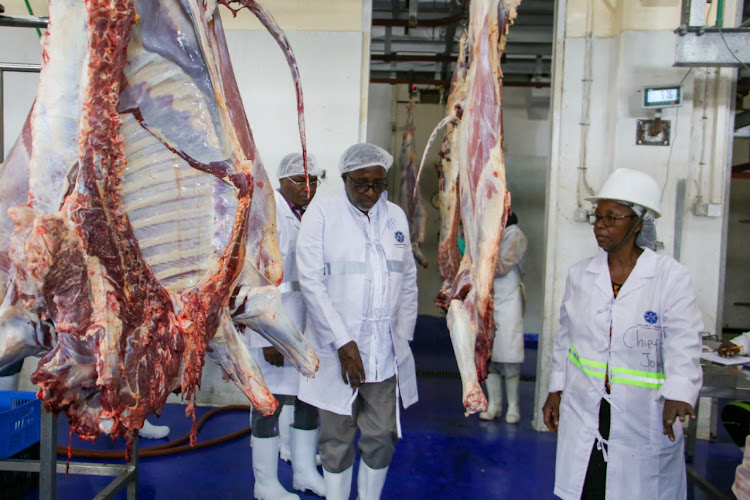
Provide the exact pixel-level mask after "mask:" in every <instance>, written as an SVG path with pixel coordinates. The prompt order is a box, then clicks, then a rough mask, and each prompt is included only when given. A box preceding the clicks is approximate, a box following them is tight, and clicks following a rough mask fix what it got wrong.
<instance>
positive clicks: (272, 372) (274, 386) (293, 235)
mask: <svg viewBox="0 0 750 500" xmlns="http://www.w3.org/2000/svg"><path fill="white" fill-rule="evenodd" d="M274 195H275V196H276V229H277V231H278V238H279V250H280V251H281V262H282V264H283V266H284V279H283V281H282V282H281V285H279V290H280V291H281V303H282V305H283V306H284V309H285V310H286V313H287V314H288V315H289V318H290V319H291V320H292V321H293V322H294V324H295V325H296V326H297V328H299V330H300V331H301V332H304V331H305V301H304V299H303V298H302V292H300V287H299V281H298V280H297V260H296V248H297V233H298V231H299V226H300V221H299V220H298V219H297V217H296V216H295V215H294V212H292V209H291V208H290V207H289V204H288V203H287V202H286V199H284V196H283V195H282V194H281V193H280V192H278V191H274ZM269 346H271V343H270V342H269V341H267V340H266V339H264V338H263V337H262V336H261V335H260V334H258V333H256V332H252V331H251V332H250V348H251V353H252V355H253V357H254V358H255V360H256V361H257V362H258V366H260V369H261V372H262V373H263V378H264V379H265V380H266V385H267V386H268V390H270V391H271V393H272V394H283V395H286V396H296V395H297V391H298V389H299V379H300V374H299V372H298V371H297V370H296V369H295V368H294V367H293V366H292V365H291V364H289V362H288V361H286V360H285V361H284V366H273V365H272V364H270V363H268V362H267V361H266V360H265V358H264V357H263V347H269Z"/></svg>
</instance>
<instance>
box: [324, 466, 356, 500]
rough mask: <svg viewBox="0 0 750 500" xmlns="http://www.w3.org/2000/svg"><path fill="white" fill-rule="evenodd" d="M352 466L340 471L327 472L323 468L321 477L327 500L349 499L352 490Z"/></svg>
mask: <svg viewBox="0 0 750 500" xmlns="http://www.w3.org/2000/svg"><path fill="white" fill-rule="evenodd" d="M353 470H354V466H352V467H349V468H348V469H346V470H345V471H341V472H338V473H336V472H328V471H327V470H325V469H323V479H324V480H325V482H326V498H327V499H328V500H349V493H351V491H352V471H353Z"/></svg>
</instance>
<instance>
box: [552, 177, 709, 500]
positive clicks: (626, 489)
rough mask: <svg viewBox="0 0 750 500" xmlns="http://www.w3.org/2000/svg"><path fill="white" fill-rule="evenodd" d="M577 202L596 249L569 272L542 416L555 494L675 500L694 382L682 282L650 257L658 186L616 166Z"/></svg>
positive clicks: (689, 298) (694, 344)
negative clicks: (588, 205)
mask: <svg viewBox="0 0 750 500" xmlns="http://www.w3.org/2000/svg"><path fill="white" fill-rule="evenodd" d="M588 200H590V201H592V202H594V203H596V210H595V212H594V213H593V214H590V215H589V222H590V223H591V224H593V226H594V236H595V238H596V241H597V244H598V245H599V247H600V248H601V250H600V251H599V252H598V253H597V254H596V255H595V256H593V257H590V258H588V259H584V260H582V261H581V262H579V263H577V264H575V265H573V266H572V267H571V269H570V272H569V273H568V280H567V283H566V288H565V295H564V296H563V301H562V306H561V308H560V329H559V330H558V332H557V335H556V338H555V347H554V351H553V354H552V373H551V376H550V383H549V391H550V394H549V395H548V396H547V401H546V402H545V403H544V407H543V413H544V422H545V424H546V425H547V427H548V428H549V429H550V430H551V431H553V432H559V434H558V438H557V461H556V464H555V495H557V496H559V497H561V498H563V499H565V500H568V499H570V500H573V499H576V500H578V499H601V498H606V499H607V500H617V499H623V500H624V499H631V498H632V499H634V498H639V499H640V498H649V499H654V500H676V499H684V498H686V497H687V478H686V473H685V457H684V440H683V435H682V425H681V424H680V422H684V421H685V419H686V418H692V419H695V411H694V410H693V405H694V404H695V401H696V399H697V398H698V392H699V391H700V388H701V383H702V377H703V374H702V371H701V367H700V354H701V344H702V341H701V334H700V332H701V330H702V329H703V321H702V317H701V312H700V310H699V309H698V305H697V304H696V300H695V293H694V291H693V287H692V284H691V282H690V274H689V273H688V271H687V269H686V268H685V267H684V266H682V265H681V264H680V263H678V262H677V261H675V260H674V259H673V258H671V257H669V256H666V255H659V254H657V253H655V252H654V251H653V248H654V247H655V243H656V229H655V227H654V222H653V219H654V218H656V217H659V216H660V215H661V213H660V212H661V211H660V203H661V189H660V187H659V184H658V183H657V182H656V181H655V180H654V179H653V178H651V177H650V176H649V175H647V174H646V173H644V172H640V171H636V170H629V169H617V170H615V171H614V172H613V173H612V174H611V175H610V176H609V178H608V179H607V181H606V182H605V183H604V185H603V186H602V188H601V189H600V191H599V193H598V195H597V196H596V197H593V198H588ZM691 425H693V424H691Z"/></svg>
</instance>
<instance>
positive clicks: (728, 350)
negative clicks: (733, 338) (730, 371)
mask: <svg viewBox="0 0 750 500" xmlns="http://www.w3.org/2000/svg"><path fill="white" fill-rule="evenodd" d="M716 352H717V353H718V354H719V356H721V357H722V358H731V357H732V356H736V355H737V354H739V352H740V346H738V345H735V344H733V343H732V342H722V343H721V345H720V346H719V348H718V349H716Z"/></svg>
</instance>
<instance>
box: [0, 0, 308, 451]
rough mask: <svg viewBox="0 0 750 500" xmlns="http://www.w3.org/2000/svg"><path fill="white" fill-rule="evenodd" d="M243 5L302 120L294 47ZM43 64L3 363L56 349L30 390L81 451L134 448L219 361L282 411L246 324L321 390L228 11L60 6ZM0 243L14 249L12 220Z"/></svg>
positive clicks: (1, 268)
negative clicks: (288, 307)
mask: <svg viewBox="0 0 750 500" xmlns="http://www.w3.org/2000/svg"><path fill="white" fill-rule="evenodd" d="M238 3H239V2H238ZM240 5H241V6H244V7H248V8H250V9H251V10H252V11H253V12H254V13H255V14H256V15H257V16H258V17H259V18H260V19H261V21H262V22H263V23H264V24H265V25H266V26H267V27H269V29H270V30H271V32H272V34H273V35H274V36H275V37H276V38H277V40H278V41H279V44H280V45H281V46H282V48H283V49H284V50H285V52H286V54H287V58H288V60H289V61H290V64H291V68H292V73H293V77H294V79H295V82H296V84H297V85H296V86H297V89H298V102H299V109H300V112H301V110H302V101H301V91H300V90H299V89H300V86H299V78H298V77H299V75H298V72H297V69H296V63H295V62H294V58H293V55H292V54H291V50H290V48H289V46H288V42H287V41H286V39H285V37H284V35H283V33H282V32H281V30H280V28H279V27H278V25H276V23H275V21H274V20H273V18H272V17H271V16H270V15H269V14H268V13H266V12H265V11H264V10H263V8H262V7H261V6H260V5H258V4H257V3H255V2H253V1H251V0H246V1H243V2H242V3H241V4H240ZM42 61H43V65H42V72H41V74H40V85H39V93H38V96H37V100H36V102H35V105H34V107H33V110H32V113H31V115H30V120H29V125H28V128H27V127H24V133H23V134H22V136H21V138H20V139H19V142H18V143H17V144H16V146H15V147H14V149H13V151H12V154H11V155H10V157H9V159H8V161H7V162H6V163H5V164H4V165H3V168H2V171H0V179H1V180H2V183H0V184H2V185H3V186H5V185H6V182H10V181H12V182H13V183H14V185H18V186H21V187H20V188H19V189H20V192H21V193H27V192H28V198H26V196H24V199H23V200H18V199H14V200H13V202H14V203H13V206H10V208H9V207H8V206H7V203H9V202H8V201H7V200H6V199H3V200H2V201H3V204H5V205H6V206H3V207H2V208H4V209H8V213H9V216H10V220H11V221H12V223H13V234H12V237H11V238H10V245H9V248H8V249H7V253H6V254H7V255H8V256H9V259H6V261H3V260H2V259H0V272H4V273H7V274H8V275H9V281H8V283H9V285H8V287H7V290H6V293H5V300H4V302H3V306H2V310H1V311H0V321H1V322H3V324H2V325H0V327H2V330H0V367H3V366H7V365H8V364H10V363H11V362H13V361H15V360H17V359H21V358H23V357H24V356H26V355H28V354H32V353H40V352H44V351H45V350H48V351H49V352H47V354H45V355H44V357H43V358H42V360H41V361H40V363H39V366H38V368H37V370H36V372H34V374H33V375H32V381H34V382H35V383H37V384H39V385H40V387H41V389H40V391H39V397H40V398H42V399H43V400H44V404H45V405H46V407H47V408H49V409H50V410H52V411H54V412H59V411H65V412H66V413H67V415H68V417H69V419H70V422H71V426H72V428H73V429H74V430H75V431H76V432H77V433H78V434H79V436H80V437H82V438H84V439H95V438H96V437H97V436H98V435H99V434H100V423H102V422H103V421H106V423H107V425H104V426H102V427H105V428H107V429H109V430H108V433H111V434H112V435H114V436H125V435H130V433H129V431H130V430H133V429H139V428H140V427H141V426H142V425H143V421H144V419H145V418H146V416H147V415H148V414H150V413H152V412H157V413H158V412H159V411H160V410H161V408H162V406H163V405H164V403H165V402H166V398H167V396H168V395H169V393H170V392H172V391H174V390H176V389H180V390H181V391H182V394H183V397H184V398H186V399H187V400H188V402H189V405H188V412H191V411H192V410H193V403H194V397H195V391H196V389H197V387H198V386H199V384H200V377H201V372H202V367H203V363H204V357H205V354H206V353H209V354H210V355H211V356H212V357H213V358H214V359H215V360H216V361H217V362H219V363H220V364H221V366H222V369H223V370H224V372H225V374H226V375H228V377H229V378H231V379H232V380H233V381H234V382H235V383H236V384H237V385H238V386H239V387H240V389H241V390H242V391H243V392H244V393H245V394H246V395H247V396H248V398H249V399H250V400H251V402H252V403H253V405H255V407H256V408H257V409H259V410H260V411H261V412H262V413H265V414H268V413H270V412H273V411H274V410H275V408H276V406H277V404H278V403H277V402H276V400H275V399H274V398H273V396H272V395H271V394H270V392H269V391H268V389H267V388H266V387H265V383H264V382H263V378H262V375H261V374H260V371H259V369H258V367H257V365H256V364H255V362H254V361H253V360H252V357H251V356H250V354H249V351H248V350H247V346H246V345H245V339H244V338H242V336H241V335H240V333H238V330H237V329H236V328H235V326H234V322H238V323H247V324H250V325H251V326H252V327H253V328H254V329H256V330H257V331H259V332H260V333H262V334H264V335H265V336H266V337H267V338H268V339H269V340H270V341H271V342H272V343H274V344H275V345H277V346H278V347H279V349H280V350H281V351H282V352H284V353H285V354H286V355H287V357H288V358H289V360H290V361H291V362H292V364H293V365H294V366H295V367H296V368H297V369H298V370H300V372H302V373H303V374H305V375H306V376H313V375H314V373H315V371H316V370H317V365H318V360H317V356H316V355H315V353H314V352H313V351H312V349H311V348H310V347H309V345H308V344H307V343H306V342H305V340H304V338H303V337H302V335H301V333H300V332H299V331H297V329H296V328H295V327H294V325H293V324H292V323H291V321H286V322H285V321H283V319H284V318H286V313H285V312H284V310H283V308H282V306H281V300H280V294H279V293H278V290H276V289H275V286H274V285H276V284H278V283H279V282H280V281H281V279H282V276H281V272H282V271H281V269H282V267H281V262H280V254H279V251H278V247H277V245H276V229H275V216H274V210H275V209H274V201H273V193H272V192H271V189H272V188H271V185H270V182H268V177H267V175H266V173H265V171H264V169H263V166H262V164H261V162H260V159H259V157H258V154H257V150H256V148H255V145H254V142H253V138H252V134H251V132H250V128H249V125H248V123H247V119H246V117H245V115H244V110H243V108H242V102H241V100H240V95H239V91H238V87H237V84H236V81H235V79H234V75H233V72H232V68H231V63H230V61H229V56H228V51H227V47H226V41H225V39H224V35H223V29H222V25H221V19H220V17H219V13H218V10H217V6H216V4H215V3H210V2H209V3H208V4H207V5H204V4H203V3H202V2H200V1H199V0H185V1H182V2H181V1H178V0H167V1H157V0H137V2H136V1H134V0H122V1H118V2H101V1H100V0H86V1H85V2H81V1H73V0H60V1H53V2H51V3H50V24H49V26H48V31H47V34H46V36H45V39H44V42H43V55H42ZM302 123H303V122H302V118H301V116H300V134H301V138H302V142H303V150H304V127H303V126H302ZM19 165H20V167H19ZM11 166H13V168H12V169H11ZM24 168H25V172H26V174H25V177H24ZM24 184H25V186H26V188H25V189H23V186H24ZM17 195H18V193H16V196H17ZM0 230H2V231H3V235H2V236H3V238H2V240H3V241H5V240H7V237H8V233H7V231H8V224H7V221H3V223H2V225H0ZM3 250H4V249H3V248H0V252H2V251H3ZM257 289H260V290H261V291H262V293H261V292H258V290H257ZM237 290H244V291H243V292H242V293H238V292H237ZM253 291H255V293H251V292H253ZM238 297H240V299H239V300H238ZM233 299H234V300H233ZM230 301H231V302H232V304H231V305H232V312H233V313H234V314H235V318H234V319H233V318H232V317H231V316H230V307H229V306H230ZM271 317H272V318H281V320H280V321H274V322H269V320H268V318H271ZM19 318H20V319H19ZM287 320H288V318H287ZM269 323H271V324H270V325H269ZM7 325H12V326H14V327H17V328H14V329H10V330H8V329H7V328H5V327H6V326H7ZM8 331H11V332H15V333H14V337H13V339H14V340H13V341H6V338H7V332H8ZM19 338H20V340H19ZM32 351H34V352H32ZM109 424H111V427H110V425H109Z"/></svg>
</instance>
